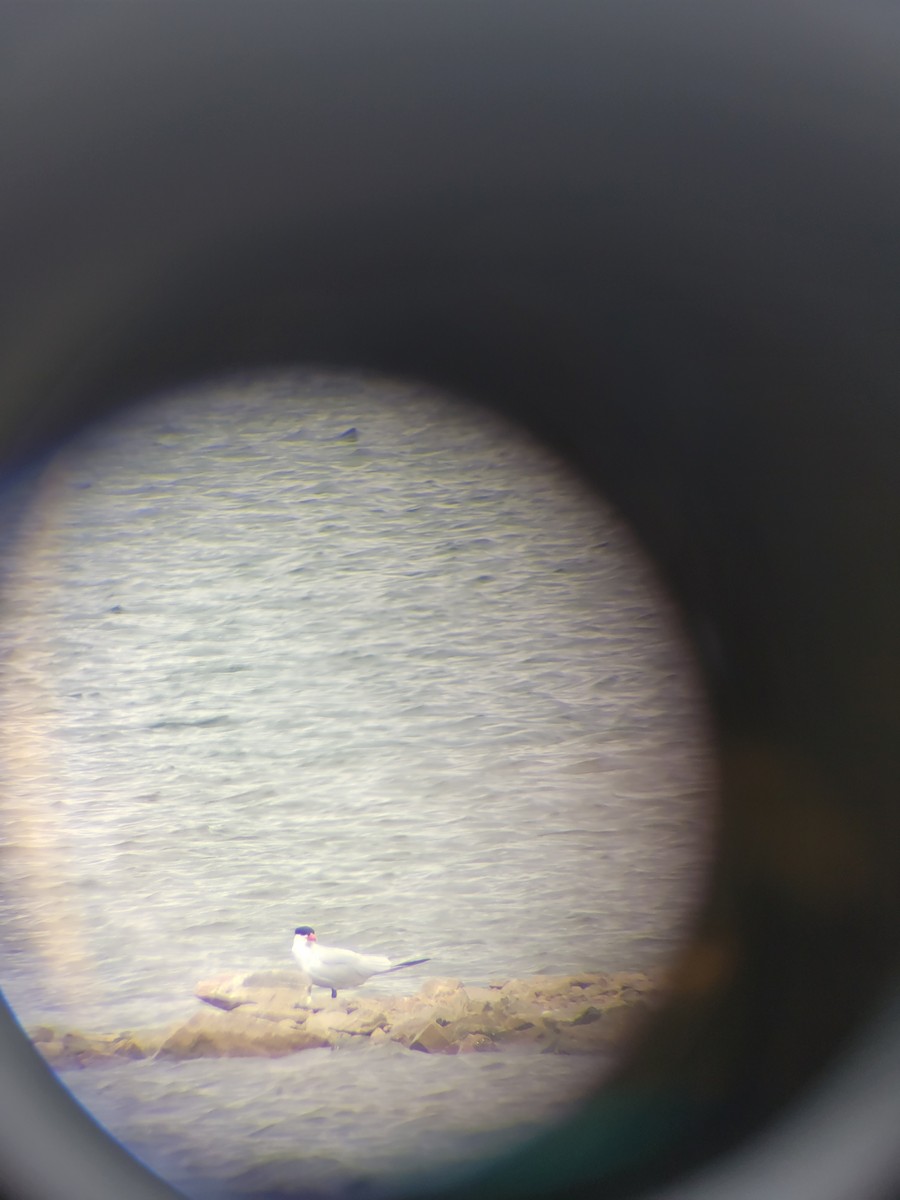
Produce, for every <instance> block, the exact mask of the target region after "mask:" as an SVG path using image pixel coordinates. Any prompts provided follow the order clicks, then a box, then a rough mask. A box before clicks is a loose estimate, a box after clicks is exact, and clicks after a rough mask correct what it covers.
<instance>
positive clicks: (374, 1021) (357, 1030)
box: [304, 1007, 388, 1038]
mask: <svg viewBox="0 0 900 1200" xmlns="http://www.w3.org/2000/svg"><path fill="white" fill-rule="evenodd" d="M387 1023H388V1019H387V1017H386V1016H385V1014H384V1011H383V1010H382V1009H377V1008H370V1007H366V1008H365V1009H357V1010H356V1011H355V1012H345V1011H342V1010H341V1009H339V1008H338V1009H327V1010H325V1011H323V1012H317V1013H312V1014H311V1015H310V1016H309V1017H307V1019H306V1022H305V1025H304V1028H305V1029H306V1030H307V1032H309V1033H316V1034H318V1035H319V1036H321V1037H324V1038H330V1037H331V1035H332V1034H334V1033H346V1034H357V1035H362V1036H367V1035H368V1034H371V1033H372V1031H373V1030H375V1029H381V1028H384V1026H385V1025H387Z"/></svg>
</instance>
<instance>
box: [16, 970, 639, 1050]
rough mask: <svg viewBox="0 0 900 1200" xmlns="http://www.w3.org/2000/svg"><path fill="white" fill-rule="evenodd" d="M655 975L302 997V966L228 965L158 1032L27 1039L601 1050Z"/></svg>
mask: <svg viewBox="0 0 900 1200" xmlns="http://www.w3.org/2000/svg"><path fill="white" fill-rule="evenodd" d="M661 982H662V981H661V978H660V976H658V975H648V974H644V973H642V972H636V971H623V972H618V973H615V974H596V973H583V974H575V975H535V976H532V977H530V978H527V979H510V980H508V981H506V982H503V983H490V984H488V985H487V986H472V985H468V984H463V983H462V982H461V981H460V980H458V979H430V980H428V982H427V983H425V984H424V985H423V987H422V989H421V990H420V991H419V992H417V993H416V994H415V995H412V996H383V995H378V994H366V992H365V990H364V989H363V990H360V991H354V992H350V991H348V992H346V993H344V994H343V995H341V996H339V997H338V999H336V1000H332V999H331V997H330V996H328V994H327V992H324V991H323V992H321V993H320V992H319V990H318V989H316V991H317V994H316V995H313V996H311V994H310V986H309V980H308V979H307V977H306V976H305V975H304V974H303V973H302V972H300V971H296V970H285V971H282V970H272V971H251V972H228V973H225V974H222V975H216V976H214V977H212V978H210V979H205V980H202V981H201V982H200V983H198V984H197V987H196V989H195V995H196V997H197V998H198V999H199V1000H202V1001H203V1002H204V1004H205V1005H206V1007H204V1008H201V1009H199V1010H198V1011H197V1012H196V1013H194V1014H193V1016H191V1017H189V1018H188V1019H187V1020H185V1021H182V1022H180V1023H178V1024H176V1025H175V1026H169V1027H168V1028H166V1029H156V1030H151V1029H145V1030H136V1031H131V1030H129V1031H124V1032H120V1033H114V1034H89V1033H81V1032H68V1033H62V1032H60V1031H58V1030H55V1029H52V1028H49V1027H46V1026H42V1027H40V1028H37V1029H32V1030H29V1036H30V1037H31V1039H32V1041H33V1042H34V1044H35V1046H36V1047H37V1049H38V1050H40V1051H41V1053H42V1054H43V1055H44V1057H45V1058H46V1059H47V1061H48V1062H49V1063H50V1064H51V1065H52V1066H54V1067H57V1068H66V1067H83V1066H89V1065H93V1064H95V1063H102V1062H112V1061H116V1060H118V1061H120V1062H121V1061H122V1060H123V1059H132V1060H133V1059H140V1058H162V1059H175V1060H183V1059H190V1058H229V1057H265V1058H276V1057H280V1056H282V1055H285V1054H294V1053H297V1052H298V1051H300V1050H309V1049H314V1048H321V1047H342V1046H349V1045H363V1044H368V1045H373V1044H376V1043H379V1042H389V1041H391V1042H398V1043H399V1044H400V1045H402V1046H405V1047H407V1048H408V1049H410V1050H418V1051H423V1052H425V1053H427V1054H466V1053H472V1052H491V1051H499V1050H504V1049H507V1048H510V1049H512V1048H515V1049H521V1050H533V1051H538V1052H541V1053H545V1054H547V1053H550V1054H602V1053H608V1052H609V1051H611V1050H613V1049H614V1048H615V1047H616V1046H617V1045H619V1044H621V1043H622V1041H623V1040H624V1039H625V1038H626V1037H627V1036H628V1035H629V1033H630V1031H631V1029H632V1028H633V1025H634V1023H635V1019H636V1018H639V1016H640V1014H641V1013H642V1012H643V1011H646V1010H647V1009H649V1008H650V1007H651V1006H652V1005H653V1004H654V1002H655V1000H656V998H657V997H658V995H659V993H660V990H661Z"/></svg>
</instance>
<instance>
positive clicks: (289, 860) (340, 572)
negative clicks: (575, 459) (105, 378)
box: [0, 372, 711, 1196]
mask: <svg viewBox="0 0 900 1200" xmlns="http://www.w3.org/2000/svg"><path fill="white" fill-rule="evenodd" d="M350 427H353V428H355V430H356V435H355V437H354V436H349V437H344V438H342V437H340V435H341V434H342V433H344V432H345V431H346V430H348V429H349V428H350ZM28 498H29V503H28V506H27V508H26V509H25V510H22V509H21V504H22V498H21V496H20V495H18V494H17V496H16V497H15V500H14V501H13V500H12V499H11V500H10V502H9V503H10V504H13V503H15V504H16V505H17V510H16V511H17V513H20V514H21V518H20V520H19V524H18V528H17V530H16V533H15V537H14V538H13V539H12V543H13V544H12V550H11V554H10V557H9V559H8V562H11V563H12V569H11V570H9V569H8V571H7V578H6V580H5V583H4V587H3V590H2V599H3V611H4V632H3V651H4V657H3V670H2V682H0V715H2V727H3V739H4V740H3V749H2V769H3V774H4V789H3V800H2V819H3V834H4V850H3V856H2V887H0V917H2V927H3V933H2V939H3V941H2V964H3V965H2V977H0V983H2V986H3V989H4V992H5V993H6V995H7V997H8V999H9V1000H10V1002H11V1003H12V1005H13V1006H14V1007H15V1009H16V1010H17V1012H18V1014H19V1015H20V1018H21V1019H22V1021H23V1023H25V1024H26V1025H28V1024H32V1025H33V1024H36V1023H39V1022H41V1021H47V1022H50V1023H53V1024H57V1025H64V1026H66V1027H80V1028H85V1029H93V1030H114V1029H123V1028H128V1027H132V1028H134V1027H139V1026H152V1025H158V1024H160V1023H163V1022H165V1021H168V1020H173V1019H175V1018H177V1017H179V1016H183V1015H188V1014H189V1013H190V1012H191V1011H193V1008H194V1007H195V1005H196V1002H195V1001H193V1000H192V990H193V985H194V983H195V982H196V981H197V980H198V979H200V978H202V977H203V976H204V975H209V974H214V973H217V972H218V971H221V970H228V969H232V968H233V969H244V968H247V969H250V968H254V967H269V966H281V965H289V961H290V960H289V950H290V942H291V934H292V931H293V929H294V927H295V926H296V925H298V924H304V923H306V924H310V925H313V926H315V928H316V929H317V931H318V933H319V936H320V938H321V939H322V940H323V941H325V942H327V943H331V944H337V945H348V946H353V947H356V948H359V949H366V950H375V951H380V952H385V953H388V954H390V955H391V956H398V957H420V956H425V955H427V956H429V957H430V959H431V962H430V963H428V965H427V967H423V968H417V969H416V970H415V972H410V973H401V974H400V975H396V976H390V977H388V978H387V979H383V980H372V981H370V983H368V984H367V985H366V989H367V990H368V991H370V992H375V991H379V990H384V991H392V992H396V991H400V990H407V991H414V990H417V988H418V987H419V986H420V985H421V982H422V980H423V979H424V978H425V977H427V976H431V975H445V976H451V977H454V978H461V979H463V980H464V981H465V982H469V983H484V982H487V981H489V980H493V979H506V978H511V977H517V976H525V975H529V974H533V973H536V972H550V973H556V972H568V971H578V970H589V969H599V970H615V969H642V968H646V967H648V966H654V965H657V964H658V963H660V962H662V961H665V958H666V957H667V956H668V955H669V954H670V953H671V951H672V949H673V947H674V946H675V945H676V944H677V942H678V940H679V939H680V938H681V937H682V936H683V935H684V931H685V928H686V924H687V922H688V921H689V919H690V915H691V913H692V911H693V909H694V907H695V905H696V903H697V899H698V896H699V894H700V892H701V890H702V884H703V867H704V864H705V862H706V860H707V857H708V848H709V819H708V812H707V805H708V802H709V798H710V795H711V768H710V760H709V745H708V739H707V732H706V723H705V716H704V710H703V706H702V700H701V697H700V692H699V687H698V684H697V680H696V678H695V676H694V674H693V672H692V667H691V662H690V658H689V656H688V653H687V650H686V648H685V646H684V645H683V643H682V642H681V640H680V638H679V636H678V633H677V626H676V624H675V621H674V618H673V614H672V612H671V610H670V608H669V606H668V605H667V602H666V600H665V598H664V596H663V595H662V594H661V592H660V591H659V588H658V585H657V582H656V580H655V579H654V576H653V573H652V570H651V568H650V566H649V564H648V563H647V562H646V560H645V559H644V558H643V557H642V554H641V552H640V551H639V549H638V548H637V546H636V545H635V543H634V541H633V539H632V537H631V535H630V533H629V531H628V530H627V528H626V527H625V526H624V525H623V524H622V523H621V522H620V521H619V520H618V518H617V517H615V515H614V514H613V513H611V512H610V511H609V510H608V508H606V507H605V506H604V505H603V504H602V503H601V502H600V501H598V499H597V498H596V497H595V496H593V495H592V494H591V493H590V492H588V491H587V490H586V489H585V488H584V487H583V486H582V485H581V484H579V483H578V482H577V481H576V480H575V479H574V478H573V477H572V475H571V474H570V473H569V472H567V470H566V468H565V466H564V464H562V463H561V462H559V461H558V460H557V459H555V458H554V457H552V456H551V455H549V454H548V453H547V452H546V451H544V450H543V449H541V448H540V447H539V446H537V445H536V444H535V443H533V442H531V441H530V440H528V439H527V438H525V437H524V436H523V435H521V434H519V433H517V432H515V431H513V430H511V429H510V427H509V426H507V425H505V424H502V423H500V422H499V421H498V420H496V419H495V418H493V417H488V416H487V415H486V414H484V413H481V412H479V411H477V410H473V409H471V408H468V407H466V406H463V405H457V404H453V405H451V404H450V403H449V402H448V401H447V400H446V399H444V398H442V397H440V396H436V395H434V394H433V393H431V392H429V391H428V390H427V389H423V388H416V387H413V386H410V385H408V384H400V383H398V382H391V381H378V380H374V379H370V378H360V377H356V378H354V377H347V376H328V375H317V374H315V373H312V372H308V373H306V374H299V373H298V374H295V375H277V376H270V377H265V378H262V377H261V378H258V379H256V380H253V381H249V380H243V381H241V380H231V381H225V382H220V383H219V384H217V385H215V386H212V385H211V386H210V387H209V388H207V389H203V390H199V391H197V392H195V393H193V395H192V397H191V398H190V399H187V400H186V399H185V397H170V398H168V399H165V400H163V401H160V402H158V403H155V404H152V405H147V406H144V407H141V408H136V409H133V410H131V411H130V412H129V413H127V414H126V415H125V416H124V417H121V418H119V419H118V421H117V422H116V423H115V424H112V425H108V426H105V427H102V428H96V429H93V430H91V431H89V433H88V434H87V435H85V437H84V438H83V440H82V442H81V443H80V444H79V445H78V446H77V447H73V448H70V449H69V450H67V451H66V452H65V453H64V454H63V455H61V456H60V457H58V458H57V459H56V460H55V461H54V462H53V463H52V464H50V465H49V466H48V467H47V468H46V469H45V470H44V471H43V473H42V474H41V476H40V478H39V479H38V480H37V481H36V482H35V483H34V484H32V485H31V487H30V490H29V494H28ZM6 524H7V526H8V527H9V528H11V527H12V522H11V518H10V519H8V520H7V522H6ZM590 1069H592V1070H593V1071H594V1072H596V1063H595V1064H594V1066H593V1068H590ZM588 1071H589V1066H586V1065H585V1062H584V1060H572V1059H565V1060H564V1059H555V1058H551V1057H550V1056H546V1055H545V1056H540V1060H539V1061H538V1060H536V1059H534V1058H531V1057H529V1058H527V1059H524V1060H523V1059H522V1058H521V1057H519V1056H516V1055H510V1056H504V1057H503V1060H502V1061H500V1060H499V1059H498V1057H497V1056H472V1057H471V1058H470V1059H465V1060H463V1059H450V1058H441V1059H430V1058H429V1057H428V1056H426V1055H422V1054H415V1053H413V1052H406V1051H400V1050H399V1049H398V1048H393V1049H392V1048H390V1047H371V1048H369V1049H368V1050H367V1051H366V1052H365V1053H363V1052H361V1051H355V1052H353V1053H349V1052H340V1053H336V1054H322V1053H320V1052H306V1053H305V1054H303V1055H300V1056H295V1057H292V1058H291V1059H289V1060H284V1061H282V1062H268V1061H262V1062H260V1061H254V1062H241V1063H236V1062H234V1061H223V1062H204V1063H189V1064H188V1063H186V1064H171V1063H169V1064H165V1063H162V1062H160V1063H156V1062H150V1063H138V1064H128V1065H123V1066H122V1067H116V1068H114V1069H110V1070H106V1071H103V1072H97V1071H94V1072H91V1071H83V1072H63V1075H64V1078H65V1082H66V1084H67V1086H69V1087H70V1088H71V1090H72V1091H73V1092H75V1094H76V1095H77V1096H79V1097H80V1098H81V1099H82V1100H83V1101H84V1103H85V1104H87V1105H88V1107H90V1108H91V1109H92V1111H95V1112H96V1113H97V1115H98V1116H99V1117H100V1119H102V1120H104V1121H105V1122H106V1123H107V1125H108V1126H109V1127H110V1128H111V1129H112V1130H113V1131H114V1132H115V1133H117V1134H118V1135H119V1136H121V1137H122V1138H123V1140H125V1141H126V1144H128V1145H129V1146H132V1147H133V1148H135V1149H136V1150H137V1151H138V1152H139V1153H140V1154H141V1155H142V1156H143V1157H144V1158H145V1159H146V1160H147V1161H149V1162H151V1163H154V1164H159V1163H163V1164H164V1167H165V1170H164V1172H163V1173H164V1174H167V1177H169V1178H173V1179H176V1180H178V1181H179V1182H180V1183H181V1184H182V1186H184V1187H186V1188H188V1190H189V1191H191V1192H192V1194H194V1195H197V1196H200V1195H204V1196H205V1195H207V1194H208V1195H220V1194H222V1188H225V1187H226V1186H227V1187H229V1188H232V1189H237V1190H241V1189H242V1188H243V1189H244V1190H246V1189H247V1188H251V1189H252V1188H254V1187H262V1186H263V1184H261V1183H260V1181H259V1180H258V1179H256V1177H255V1176H254V1175H253V1172H254V1171H263V1173H264V1174H265V1172H269V1174H271V1173H272V1172H273V1171H275V1173H276V1174H277V1173H278V1172H277V1170H276V1167H275V1166H273V1164H277V1163H281V1167H280V1168H278V1169H280V1170H282V1171H283V1172H286V1173H287V1174H288V1175H291V1173H293V1177H296V1178H301V1179H302V1180H303V1182H304V1183H305V1184H306V1185H308V1186H309V1187H313V1186H315V1187H317V1188H321V1189H324V1190H326V1191H327V1190H328V1189H334V1188H337V1189H340V1188H341V1187H343V1186H345V1185H346V1186H350V1184H351V1183H352V1182H353V1181H354V1180H355V1181H356V1186H357V1187H360V1186H362V1183H361V1182H360V1181H361V1180H364V1181H368V1185H369V1186H371V1187H375V1186H376V1185H377V1184H378V1183H379V1181H382V1182H383V1181H384V1179H386V1178H388V1177H390V1176H391V1173H392V1172H394V1171H396V1170H399V1169H400V1168H401V1167H406V1168H410V1169H412V1168H414V1167H415V1154H414V1152H413V1151H412V1150H411V1149H410V1147H413V1146H416V1145H418V1146H422V1145H426V1146H430V1147H431V1152H433V1154H436V1155H437V1156H438V1158H441V1157H442V1156H443V1157H446V1159H447V1161H452V1160H454V1159H458V1158H460V1157H463V1158H464V1157H465V1156H466V1154H468V1153H469V1152H470V1150H471V1147H473V1146H475V1145H476V1143H477V1146H478V1147H479V1148H480V1147H481V1142H482V1140H483V1139H484V1137H486V1136H491V1137H496V1138H501V1137H508V1136H513V1131H518V1132H517V1133H516V1134H515V1136H519V1135H521V1133H522V1130H523V1129H525V1128H527V1127H528V1126H529V1125H534V1124H535V1123H538V1122H540V1121H542V1120H546V1119H550V1118H551V1117H553V1116H555V1115H557V1116H558V1115H559V1114H560V1113H561V1112H562V1111H563V1109H564V1107H565V1104H566V1103H568V1102H571V1101H572V1099H573V1098H574V1097H577V1095H579V1094H581V1093H582V1092H583V1089H584V1088H585V1087H586V1086H587V1084H588V1082H589V1080H588ZM429 1088H430V1089H431V1092H429V1091H428V1089H429ZM373 1092H374V1094H375V1095H377V1097H378V1106H379V1112H380V1113H381V1114H382V1116H383V1114H384V1111H385V1106H387V1109H388V1110H389V1111H390V1114H391V1116H390V1118H389V1119H388V1120H384V1119H382V1120H381V1121H379V1122H378V1123H376V1125H375V1128H374V1129H370V1128H369V1126H368V1125H367V1122H366V1120H365V1113H366V1111H367V1109H366V1105H371V1102H372V1094H373ZM426 1093H427V1094H429V1095H432V1100H431V1102H430V1103H429V1104H425V1103H424V1100H423V1097H424V1096H425V1095H426ZM238 1097H239V1099H238ZM435 1097H436V1098H435ZM198 1105H199V1106H200V1109H199V1110H198ZM310 1106H312V1109H313V1110H314V1116H315V1118H316V1119H311V1117H310V1111H309V1110H310ZM202 1113H207V1114H212V1116H213V1117H215V1120H214V1121H213V1125H214V1127H215V1129H217V1130H219V1132H218V1133H214V1132H211V1131H210V1130H206V1131H205V1132H204V1133H203V1134H201V1132H200V1130H201V1128H202V1127H203V1121H202V1119H201V1117H202ZM224 1113H227V1114H228V1117H227V1119H226V1118H225V1117H224V1116H223V1114H224ZM266 1113H268V1114H269V1115H270V1116H271V1121H269V1120H268V1118H267V1117H266V1116H265V1114H266ZM261 1114H262V1115H261ZM301 1115H302V1116H303V1127H304V1130H307V1129H308V1130H310V1131H311V1133H310V1136H309V1137H307V1136H306V1135H304V1139H303V1145H302V1147H298V1145H297V1144H296V1139H295V1137H294V1133H295V1132H296V1119H297V1118H298V1117H299V1116H301ZM211 1119H212V1118H211ZM292 1119H293V1124H292ZM192 1123H193V1124H192ZM192 1130H193V1132H192ZM241 1130H244V1131H245V1132H246V1133H247V1136H245V1137H243V1138H241V1137H240V1136H239V1134H240V1131H241ZM250 1130H252V1136H250V1133H249V1132H248V1131H250ZM292 1130H293V1133H292ZM352 1130H356V1131H357V1132H356V1134H355V1135H353V1134H352V1132H351V1131H352ZM476 1130H482V1131H487V1132H482V1133H481V1134H480V1135H477V1136H476V1133H475V1131H476ZM504 1130H505V1131H506V1133H503V1131H504ZM363 1131H366V1132H363ZM432 1143H433V1145H432ZM404 1147H405V1149H404ZM466 1147H469V1150H467V1149H466ZM357 1151H358V1154H359V1158H358V1161H357V1158H355V1157H354V1155H355V1154H356V1153H357ZM473 1152H477V1148H476V1151H473ZM360 1163H367V1164H368V1166H366V1167H365V1169H362V1168H361V1167H360V1166H359V1164H360ZM160 1169H162V1167H161V1168H160ZM360 1172H362V1173H361V1174H360ZM248 1173H249V1174H248ZM266 1181H267V1182H266V1186H267V1185H268V1175H267V1176H266ZM210 1189H212V1190H211V1191H210Z"/></svg>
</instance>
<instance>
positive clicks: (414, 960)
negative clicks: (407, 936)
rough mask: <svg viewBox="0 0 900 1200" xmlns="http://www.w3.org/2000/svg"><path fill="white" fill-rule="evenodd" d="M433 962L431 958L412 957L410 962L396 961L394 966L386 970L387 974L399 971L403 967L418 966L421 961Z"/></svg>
mask: <svg viewBox="0 0 900 1200" xmlns="http://www.w3.org/2000/svg"><path fill="white" fill-rule="evenodd" d="M423 962H431V959H430V958H411V959H410V960H409V962H405V963H395V964H394V965H393V966H392V967H388V969H387V970H386V971H385V972H384V974H385V975H390V973H391V971H399V970H400V968H401V967H417V966H418V965H419V963H423Z"/></svg>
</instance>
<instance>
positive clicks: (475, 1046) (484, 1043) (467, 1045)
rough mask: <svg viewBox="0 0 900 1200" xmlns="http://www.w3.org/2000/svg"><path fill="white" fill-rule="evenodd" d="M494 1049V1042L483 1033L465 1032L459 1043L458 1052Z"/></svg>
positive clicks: (481, 1051) (480, 1051)
mask: <svg viewBox="0 0 900 1200" xmlns="http://www.w3.org/2000/svg"><path fill="white" fill-rule="evenodd" d="M496 1049H497V1046H496V1045H495V1043H494V1042H493V1041H492V1040H491V1039H490V1038H489V1037H488V1036H487V1034H485V1033H467V1034H466V1036H465V1037H464V1038H463V1039H462V1040H461V1041H460V1043H459V1053H460V1054H472V1053H483V1052H484V1051H486V1050H494V1051H496Z"/></svg>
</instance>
